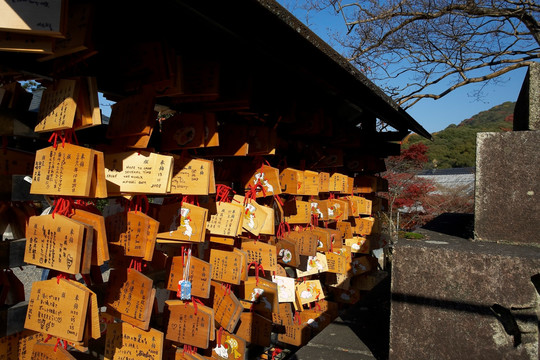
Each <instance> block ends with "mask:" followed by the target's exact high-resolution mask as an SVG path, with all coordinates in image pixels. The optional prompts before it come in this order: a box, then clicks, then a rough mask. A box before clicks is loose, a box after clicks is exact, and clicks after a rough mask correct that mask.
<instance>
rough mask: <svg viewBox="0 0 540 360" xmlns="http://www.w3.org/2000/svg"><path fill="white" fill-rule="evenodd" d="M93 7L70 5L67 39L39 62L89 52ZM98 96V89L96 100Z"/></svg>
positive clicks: (77, 4)
mask: <svg viewBox="0 0 540 360" xmlns="http://www.w3.org/2000/svg"><path fill="white" fill-rule="evenodd" d="M92 5H93V4H91V3H79V2H77V3H73V4H69V6H68V16H67V29H66V34H65V35H66V37H65V39H56V41H55V42H54V54H52V55H50V56H44V57H40V58H39V59H38V61H40V62H42V61H48V60H52V59H56V58H58V57H61V56H65V55H70V54H74V53H77V52H80V51H84V50H88V48H89V47H91V46H92V44H91V41H92V39H91V32H92V24H93V22H94V16H93V14H94V12H93V9H94V7H93V6H92ZM97 96H98V94H97V88H96V100H97ZM98 110H99V109H98ZM100 121H101V119H100Z"/></svg>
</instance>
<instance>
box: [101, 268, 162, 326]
mask: <svg viewBox="0 0 540 360" xmlns="http://www.w3.org/2000/svg"><path fill="white" fill-rule="evenodd" d="M109 284H110V285H109V292H108V294H107V300H106V302H105V305H107V307H110V308H112V309H114V310H116V311H117V312H119V313H120V314H124V315H127V316H128V317H130V318H133V319H135V320H138V321H139V322H144V321H146V320H147V319H149V318H150V315H151V314H150V312H151V310H152V305H153V299H152V285H153V281H152V279H150V278H148V277H146V276H145V275H143V274H141V273H140V272H138V271H137V270H135V269H127V270H125V269H122V270H113V271H111V275H110V280H109ZM128 322H129V321H128ZM132 325H135V326H139V325H140V324H139V323H137V324H132Z"/></svg>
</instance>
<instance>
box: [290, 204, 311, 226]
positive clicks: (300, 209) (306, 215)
mask: <svg viewBox="0 0 540 360" xmlns="http://www.w3.org/2000/svg"><path fill="white" fill-rule="evenodd" d="M295 205H296V213H295V214H294V215H291V216H285V221H286V222H288V223H289V224H309V223H310V221H311V203H310V202H307V201H301V200H296V201H295Z"/></svg>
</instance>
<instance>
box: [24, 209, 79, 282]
mask: <svg viewBox="0 0 540 360" xmlns="http://www.w3.org/2000/svg"><path fill="white" fill-rule="evenodd" d="M85 231H86V227H85V225H84V224H82V223H80V222H78V221H75V220H72V219H70V218H68V217H65V216H62V215H59V214H56V215H55V216H54V217H53V215H43V216H32V217H30V219H29V221H28V227H27V231H26V239H27V240H26V247H25V252H24V261H25V262H26V263H28V264H33V265H37V266H41V267H45V268H49V269H54V270H57V271H61V272H65V273H68V274H78V273H79V272H80V271H81V262H82V256H83V255H82V253H83V245H84V239H85Z"/></svg>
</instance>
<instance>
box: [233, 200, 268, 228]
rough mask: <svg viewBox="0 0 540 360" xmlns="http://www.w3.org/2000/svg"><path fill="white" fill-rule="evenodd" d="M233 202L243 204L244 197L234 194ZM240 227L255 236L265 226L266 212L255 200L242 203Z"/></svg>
mask: <svg viewBox="0 0 540 360" xmlns="http://www.w3.org/2000/svg"><path fill="white" fill-rule="evenodd" d="M233 202H236V203H239V204H244V197H243V196H241V195H235V196H234V197H233ZM243 206H244V211H243V216H242V228H243V229H244V230H246V231H248V232H250V233H252V234H253V235H255V236H259V234H260V233H261V230H262V229H263V227H264V226H265V222H266V218H267V216H268V213H267V212H266V211H264V210H263V209H262V205H259V204H258V203H257V202H256V201H253V200H248V201H247V202H246V203H245V204H244V205H243Z"/></svg>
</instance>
